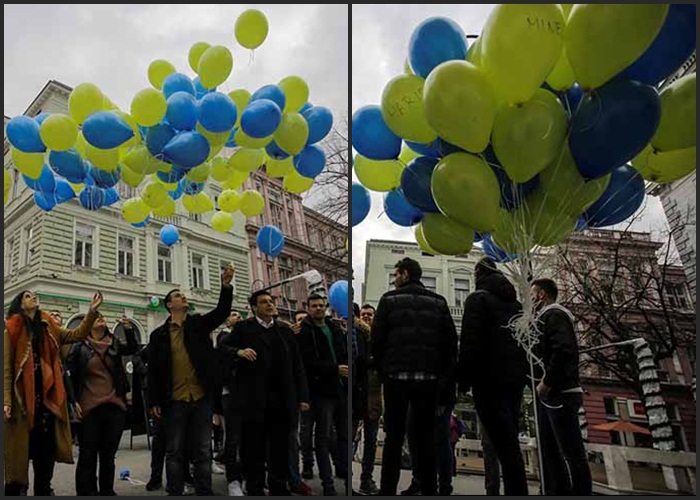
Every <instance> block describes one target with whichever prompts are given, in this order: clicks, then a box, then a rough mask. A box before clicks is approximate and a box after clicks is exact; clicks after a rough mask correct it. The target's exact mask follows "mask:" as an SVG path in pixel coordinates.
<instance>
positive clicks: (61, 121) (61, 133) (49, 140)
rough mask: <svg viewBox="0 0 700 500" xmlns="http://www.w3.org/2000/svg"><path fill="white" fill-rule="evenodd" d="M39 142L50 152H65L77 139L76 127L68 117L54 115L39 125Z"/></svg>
mask: <svg viewBox="0 0 700 500" xmlns="http://www.w3.org/2000/svg"><path fill="white" fill-rule="evenodd" d="M39 134H40V136H41V140H42V141H43V143H44V144H45V145H46V147H47V148H49V149H50V150H52V151H65V150H67V149H69V148H71V147H72V146H73V144H75V141H76V140H77V139H78V125H76V123H75V122H74V121H73V119H72V118H71V117H70V116H67V115H64V114H61V113H54V114H52V115H51V116H49V117H47V118H46V119H45V120H43V122H42V123H41V126H40V128H39Z"/></svg>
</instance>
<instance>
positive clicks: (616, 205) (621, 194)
mask: <svg viewBox="0 0 700 500" xmlns="http://www.w3.org/2000/svg"><path fill="white" fill-rule="evenodd" d="M643 202H644V179H642V176H641V175H639V172H637V171H636V170H635V169H633V168H632V167H630V166H629V165H622V166H621V167H617V168H615V169H613V171H612V177H611V178H610V184H609V185H608V188H607V189H606V190H605V192H604V193H603V195H602V196H601V197H600V198H599V199H598V200H597V201H596V202H595V203H594V204H593V205H591V206H590V208H589V209H588V210H586V212H585V214H584V216H585V217H586V220H587V222H588V225H589V226H590V227H604V226H611V225H613V224H617V223H619V222H622V221H624V220H625V219H627V218H628V217H629V216H631V215H632V214H633V213H635V212H636V211H637V209H638V208H639V207H641V206H642V203H643Z"/></svg>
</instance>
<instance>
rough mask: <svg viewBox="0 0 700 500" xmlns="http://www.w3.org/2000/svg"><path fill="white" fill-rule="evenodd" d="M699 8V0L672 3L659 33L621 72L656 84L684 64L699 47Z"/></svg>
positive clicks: (624, 75) (632, 77)
mask: <svg viewBox="0 0 700 500" xmlns="http://www.w3.org/2000/svg"><path fill="white" fill-rule="evenodd" d="M695 10H696V6H695V4H677V3H672V4H670V5H669V8H668V14H667V15H666V20H665V21H664V24H663V26H662V27H661V31H660V32H659V34H658V35H656V38H655V39H654V41H653V42H652V44H651V45H650V46H649V48H648V49H647V50H646V51H645V52H644V54H642V55H641V57H639V59H637V60H636V61H635V62H634V63H632V65H631V66H629V67H628V68H627V69H625V70H624V71H623V72H622V73H621V76H622V77H623V78H626V79H629V80H636V81H638V82H641V83H646V84H648V85H656V84H658V83H659V82H660V81H662V80H664V79H666V78H668V77H669V76H671V75H672V74H673V73H674V72H675V71H676V70H677V69H678V68H680V67H681V65H682V64H683V63H684V62H685V61H686V60H687V59H688V58H689V57H690V56H691V54H692V53H693V51H694V50H695Z"/></svg>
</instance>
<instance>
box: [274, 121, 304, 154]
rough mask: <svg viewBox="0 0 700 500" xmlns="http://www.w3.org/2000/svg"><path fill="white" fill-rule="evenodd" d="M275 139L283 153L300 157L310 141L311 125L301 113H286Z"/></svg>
mask: <svg viewBox="0 0 700 500" xmlns="http://www.w3.org/2000/svg"><path fill="white" fill-rule="evenodd" d="M274 137H275V143H276V144H277V146H279V148H280V149H281V150H282V151H284V152H285V153H287V154H290V155H298V154H299V153H301V152H302V150H303V149H304V146H306V143H307V141H308V139H309V124H308V123H306V120H305V119H304V117H303V116H301V115H300V114H299V113H285V114H283V115H282V121H281V122H280V125H279V127H277V130H276V131H275V134H274Z"/></svg>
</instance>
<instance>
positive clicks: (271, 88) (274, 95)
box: [250, 85, 287, 109]
mask: <svg viewBox="0 0 700 500" xmlns="http://www.w3.org/2000/svg"><path fill="white" fill-rule="evenodd" d="M259 99H268V100H270V101H272V102H274V103H275V104H277V106H279V108H280V109H284V106H285V105H286V104H287V98H286V96H285V95H284V90H282V87H280V86H279V85H265V86H264V87H260V88H259V89H258V90H256V91H255V92H253V95H252V96H250V102H255V101H257V100H259Z"/></svg>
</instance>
